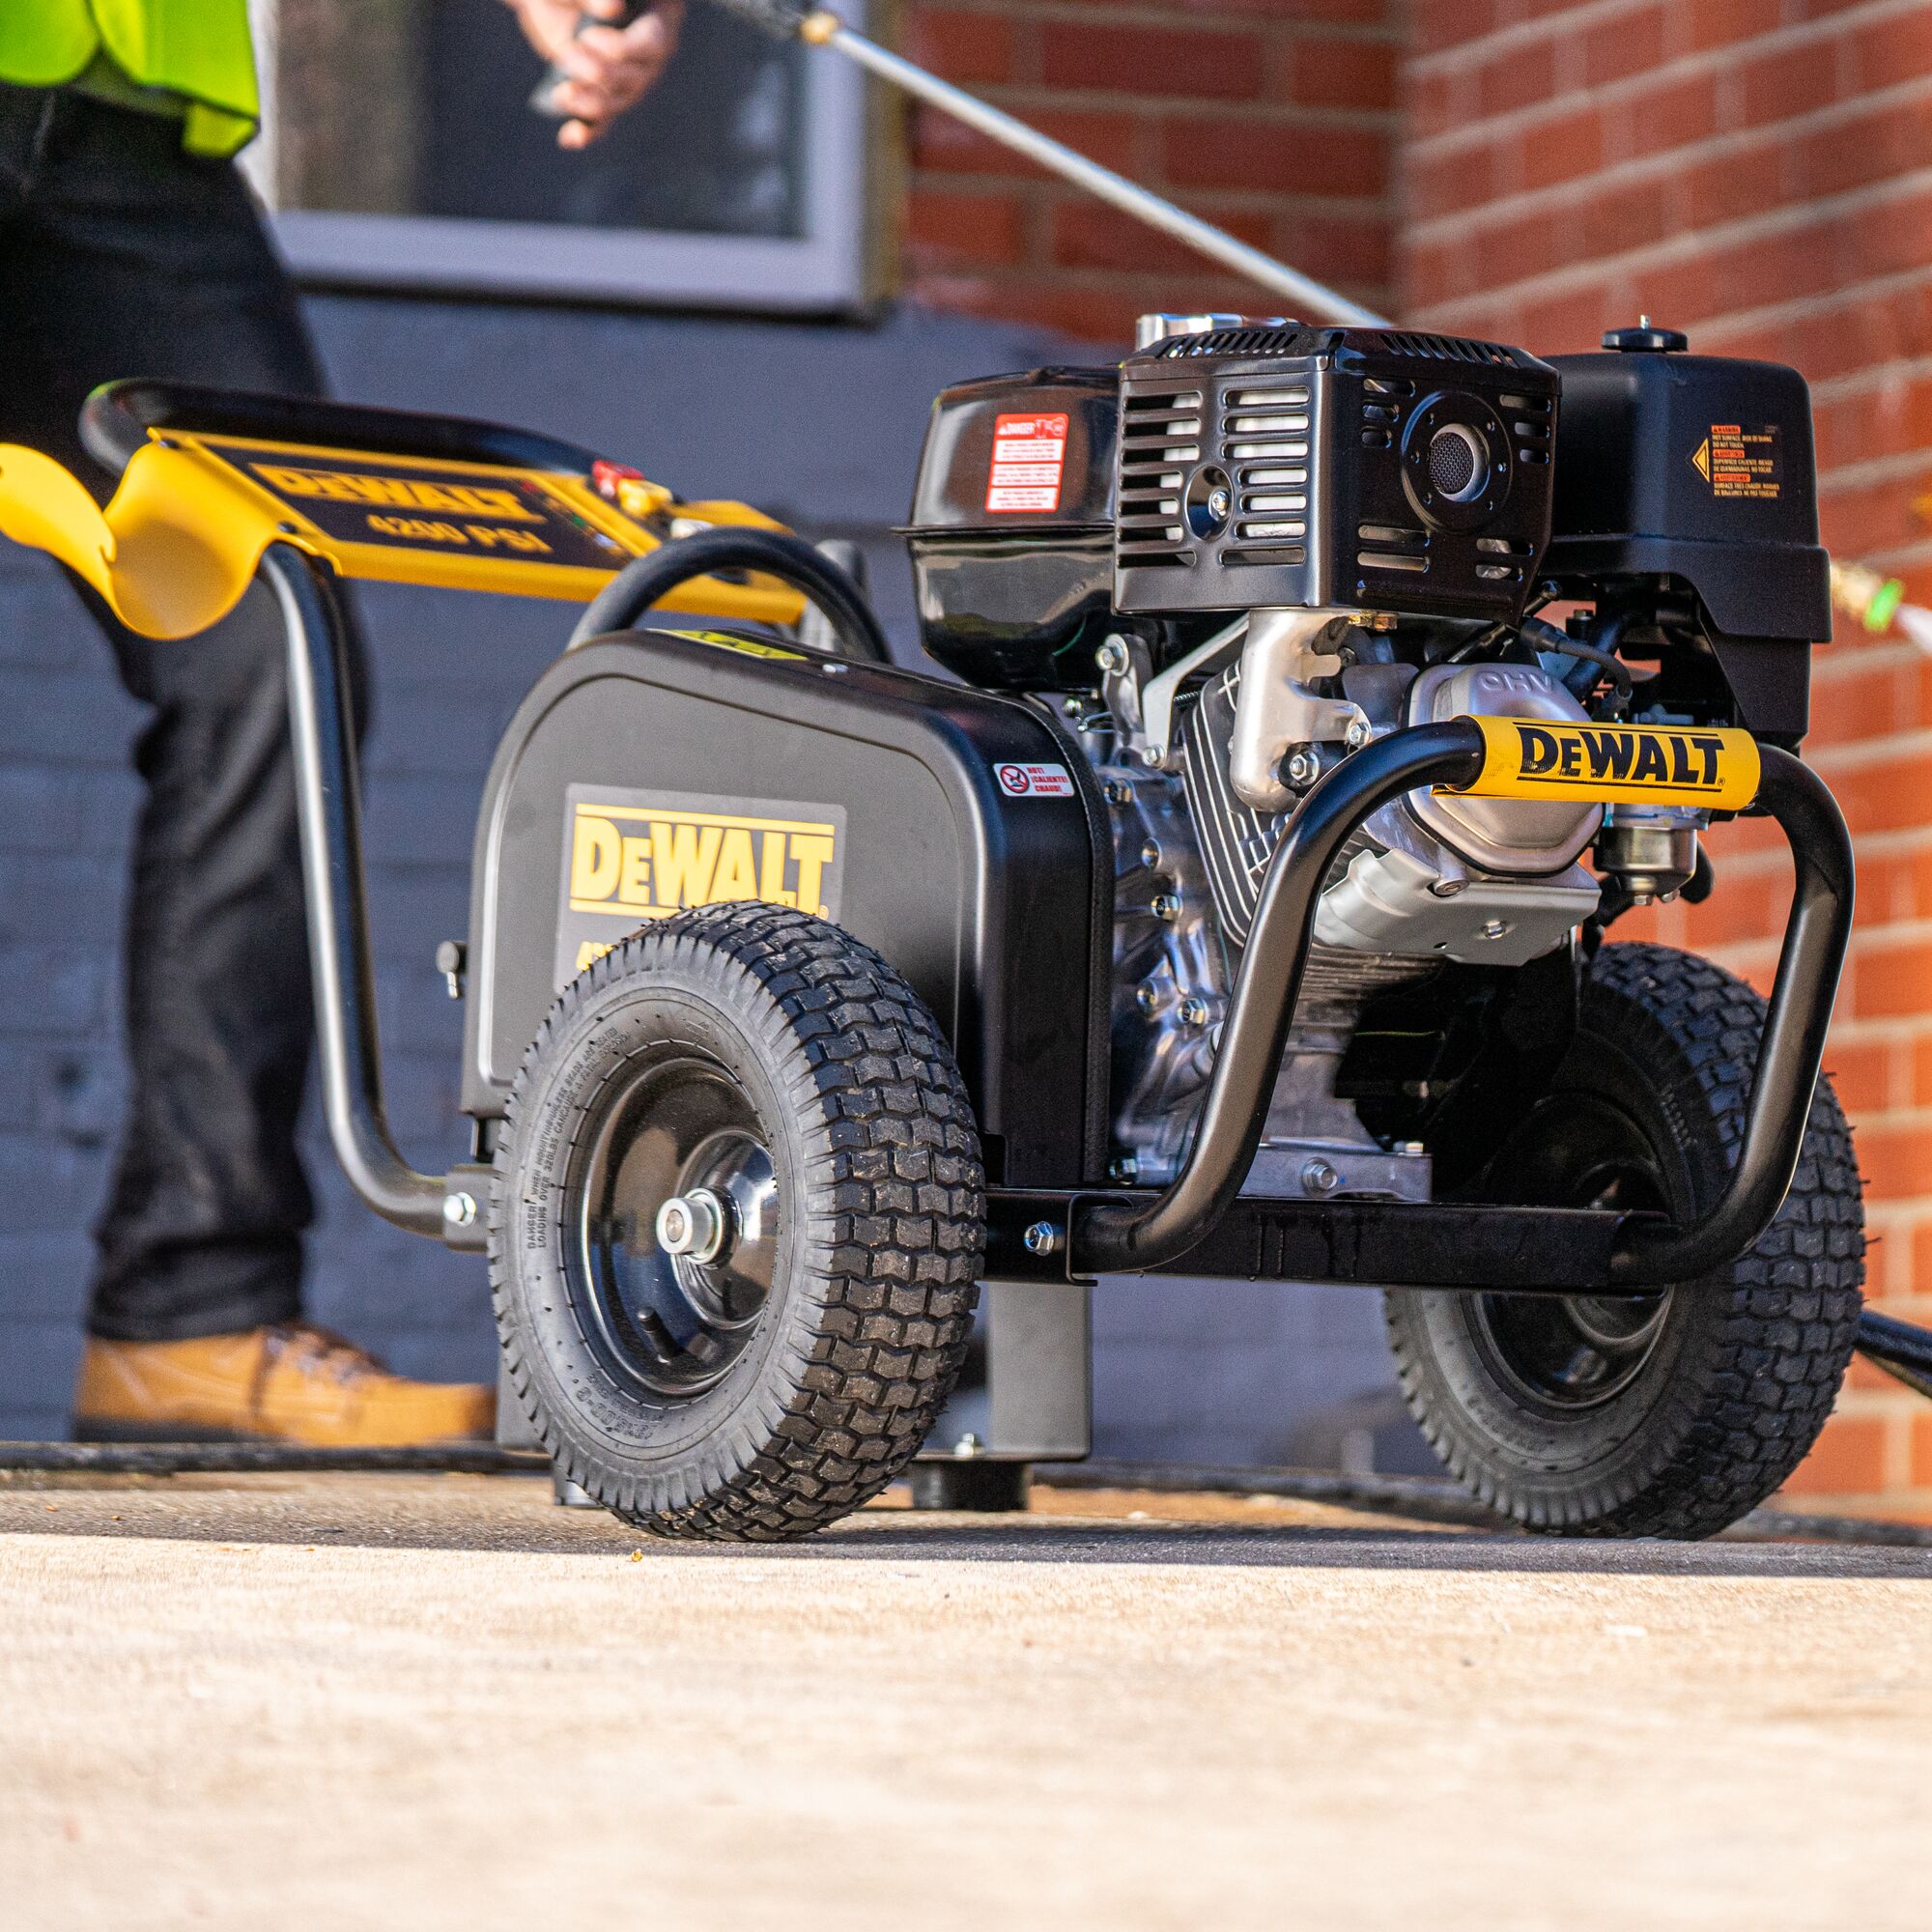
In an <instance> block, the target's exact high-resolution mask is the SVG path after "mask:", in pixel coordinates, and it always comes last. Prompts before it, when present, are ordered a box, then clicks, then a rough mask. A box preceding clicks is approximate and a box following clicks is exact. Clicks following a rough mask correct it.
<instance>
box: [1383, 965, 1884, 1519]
mask: <svg viewBox="0 0 1932 1932" xmlns="http://www.w3.org/2000/svg"><path fill="white" fill-rule="evenodd" d="M1584 1001H1585V1007H1584V1011H1585V1019H1586V1026H1587V1027H1588V1028H1589V1030H1590V1032H1591V1034H1592V1036H1593V1042H1592V1043H1593V1045H1594V1047H1595V1050H1596V1051H1598V1052H1599V1053H1603V1052H1605V1051H1615V1050H1618V1049H1619V1048H1620V1049H1621V1051H1622V1052H1623V1053H1624V1055H1625V1056H1626V1058H1627V1059H1628V1060H1629V1061H1630V1062H1631V1064H1633V1065H1643V1066H1645V1067H1646V1068H1647V1069H1649V1074H1648V1077H1649V1078H1651V1079H1652V1081H1653V1083H1654V1086H1655V1090H1656V1092H1657V1094H1658V1096H1659V1098H1660V1100H1661V1101H1662V1104H1663V1112H1664V1115H1665V1117H1666V1118H1667V1119H1668V1120H1669V1122H1670V1130H1671V1132H1672V1133H1674V1134H1677V1135H1681V1136H1683V1137H1685V1138H1684V1142H1683V1145H1685V1146H1688V1147H1692V1148H1698V1149H1702V1150H1705V1151H1707V1152H1706V1155H1705V1158H1706V1159H1707V1161H1708V1162H1709V1164H1710V1170H1711V1171H1710V1174H1709V1176H1708V1177H1707V1179H1706V1182H1705V1187H1706V1188H1707V1189H1710V1188H1714V1187H1715V1185H1716V1183H1717V1182H1718V1181H1719V1179H1721V1175H1722V1174H1723V1173H1727V1172H1728V1171H1729V1170H1730V1168H1731V1167H1733V1166H1734V1165H1735V1163H1736V1158H1737V1152H1738V1149H1739V1147H1740V1145H1741V1144H1742V1141H1743V1137H1744V1126H1745V1112H1746V1107H1747V1102H1748V1100H1749V1096H1750V1086H1751V1080H1752V1075H1753V1070H1754V1067H1755V1065H1756V1056H1757V1047H1758V1043H1759V1040H1760V1038H1761V1037H1762V1033H1763V1027H1764V1013H1765V1005H1764V1002H1763V1000H1762V999H1761V998H1760V997H1759V996H1758V995H1757V994H1756V993H1755V992H1754V991H1753V990H1752V989H1751V988H1750V987H1749V986H1748V985H1747V984H1746V983H1745V982H1744V981H1742V980H1738V979H1736V978H1734V977H1733V976H1732V975H1731V974H1729V973H1727V972H1725V971H1723V969H1722V968H1720V967H1719V966H1716V965H1713V964H1712V963H1711V962H1710V961H1709V960H1706V959H1701V958H1699V957H1697V956H1696V955H1694V954H1691V953H1686V952H1678V951H1676V950H1674V949H1672V948H1669V947H1662V946H1654V945H1648V944H1620V945H1616V946H1605V947H1604V948H1603V949H1602V950H1601V951H1600V952H1598V954H1597V956H1596V959H1595V961H1594V962H1593V964H1592V967H1591V970H1590V974H1589V978H1588V980H1587V981H1586V985H1585V992H1584ZM1610 1041H1615V1042H1616V1043H1617V1046H1616V1047H1615V1048H1613V1047H1610V1046H1609V1044H1608V1042H1610ZM1704 1205H1708V1202H1704V1203H1700V1206H1704ZM1864 1248H1865V1241H1864V1214H1863V1204H1862V1193H1861V1181H1860V1177H1859V1172H1858V1164H1857V1158H1856V1155H1855V1153H1854V1151H1853V1146H1852V1135H1851V1129H1850V1127H1849V1126H1848V1125H1847V1123H1846V1121H1845V1117H1844V1114H1843V1112H1842V1110H1841V1109H1840V1107H1839V1105H1838V1102H1837V1098H1836V1096H1835V1095H1834V1094H1833V1092H1832V1088H1831V1083H1830V1081H1829V1079H1827V1078H1823V1077H1821V1078H1820V1080H1819V1083H1818V1088H1817V1092H1816V1094H1815V1095H1814V1097H1813V1100H1812V1104H1811V1111H1810V1116H1809V1119H1808V1122H1807V1124H1806V1128H1805V1135H1804V1150H1803V1152H1802V1155H1801V1157H1800V1161H1799V1166H1798V1171H1797V1174H1796V1177H1795V1178H1794V1179H1793V1181H1792V1186H1791V1191H1790V1194H1789V1195H1788V1196H1787V1198H1786V1200H1785V1202H1784V1205H1783V1207H1782V1208H1780V1209H1779V1210H1778V1213H1777V1216H1776V1219H1775V1220H1774V1221H1773V1223H1772V1225H1771V1226H1770V1227H1769V1228H1768V1229H1767V1230H1766V1231H1765V1233H1764V1234H1763V1235H1762V1236H1760V1237H1759V1238H1758V1240H1757V1242H1756V1244H1755V1245H1754V1246H1753V1247H1752V1248H1751V1249H1750V1250H1749V1251H1748V1252H1747V1254H1745V1255H1744V1256H1743V1257H1741V1258H1740V1259H1739V1260H1738V1261H1737V1262H1735V1263H1733V1264H1731V1265H1730V1266H1729V1267H1728V1268H1724V1269H1720V1270H1718V1271H1716V1272H1715V1273H1713V1274H1711V1275H1708V1276H1706V1277H1705V1278H1703V1279H1702V1280H1700V1281H1697V1282H1693V1283H1690V1284H1687V1285H1685V1286H1683V1287H1680V1288H1677V1289H1675V1290H1673V1291H1672V1306H1671V1309H1670V1311H1669V1316H1668V1318H1667V1319H1668V1320H1669V1321H1682V1322H1684V1324H1685V1328H1686V1332H1685V1333H1684V1334H1683V1336H1682V1338H1681V1343H1680V1346H1678V1347H1677V1349H1676V1350H1675V1351H1674V1358H1673V1360H1672V1362H1671V1364H1670V1374H1669V1379H1668V1385H1667V1386H1665V1387H1662V1388H1661V1389H1659V1388H1653V1389H1651V1390H1649V1391H1648V1392H1647V1399H1648V1400H1649V1402H1650V1405H1651V1406H1650V1408H1649V1412H1648V1413H1647V1414H1645V1415H1644V1416H1643V1418H1642V1420H1641V1421H1640V1423H1639V1424H1637V1425H1636V1427H1637V1430H1638V1432H1640V1433H1639V1434H1637V1435H1633V1437H1632V1441H1633V1443H1634V1444H1635V1445H1636V1448H1637V1451H1638V1453H1637V1454H1636V1455H1635V1456H1634V1457H1632V1456H1623V1457H1619V1458H1611V1459H1606V1466H1605V1469H1604V1471H1603V1473H1602V1474H1601V1475H1599V1476H1597V1477H1596V1478H1595V1479H1594V1480H1592V1479H1590V1478H1589V1477H1588V1476H1587V1474H1583V1472H1579V1474H1582V1479H1581V1480H1577V1481H1574V1482H1570V1483H1561V1484H1559V1483H1552V1482H1549V1481H1546V1480H1540V1479H1539V1472H1537V1471H1536V1470H1534V1469H1532V1468H1525V1467H1520V1466H1511V1464H1510V1459H1509V1458H1507V1457H1504V1456H1499V1455H1498V1454H1497V1453H1496V1446H1495V1444H1494V1443H1493V1442H1492V1441H1487V1440H1485V1439H1484V1438H1483V1435H1482V1432H1481V1431H1480V1430H1476V1429H1472V1428H1471V1427H1470V1418H1469V1414H1468V1412H1467V1409H1466V1408H1465V1406H1463V1404H1462V1403H1460V1402H1459V1401H1458V1400H1457V1399H1456V1398H1455V1396H1454V1395H1453V1393H1452V1392H1451V1390H1450V1389H1449V1388H1447V1387H1445V1369H1447V1370H1449V1371H1451V1372H1452V1379H1453V1374H1454V1373H1460V1374H1462V1375H1463V1376H1466V1375H1468V1374H1469V1373H1471V1370H1470V1365H1469V1364H1468V1363H1467V1362H1463V1363H1461V1364H1457V1363H1445V1362H1444V1361H1443V1360H1442V1359H1441V1357H1442V1354H1443V1350H1442V1347H1441V1337H1442V1334H1443V1332H1444V1330H1443V1328H1442V1326H1441V1324H1440V1321H1439V1318H1438V1320H1437V1321H1436V1323H1435V1326H1434V1327H1433V1328H1432V1326H1431V1325H1430V1324H1429V1323H1428V1322H1427V1321H1425V1319H1424V1318H1425V1316H1426V1315H1427V1311H1426V1310H1424V1309H1423V1308H1422V1306H1421V1303H1422V1301H1423V1299H1424V1297H1422V1296H1419V1295H1416V1294H1414V1293H1389V1294H1388V1295H1387V1296H1386V1297H1385V1308H1386V1312H1387V1318H1388V1327H1389V1336H1390V1341H1391V1344H1392V1345H1393V1348H1394V1350H1395V1355H1396V1362H1397V1366H1398V1369H1399V1372H1400V1376H1401V1380H1402V1387H1403V1392H1404V1394H1405V1396H1406V1399H1407V1402H1408V1406H1409V1409H1410V1411H1411V1413H1412V1414H1413V1415H1414V1417H1415V1419H1416V1421H1417V1422H1418V1424H1419V1425H1420V1426H1421V1428H1422V1431H1423V1434H1424V1435H1426V1436H1427V1437H1428V1438H1429V1440H1430V1442H1431V1443H1432V1444H1433V1445H1434V1447H1435V1451H1436V1453H1437V1454H1438V1455H1439V1456H1440V1457H1441V1458H1442V1460H1443V1462H1444V1463H1446V1464H1447V1466H1448V1468H1449V1469H1450V1471H1451V1473H1452V1474H1454V1475H1455V1476H1456V1477H1457V1478H1458V1479H1460V1480H1461V1481H1462V1482H1463V1483H1464V1484H1465V1485H1466V1486H1467V1487H1468V1488H1469V1489H1470V1490H1471V1491H1472V1492H1474V1493H1475V1494H1476V1495H1477V1496H1479V1497H1480V1498H1481V1499H1482V1500H1483V1501H1484V1502H1485V1503H1487V1504H1488V1505H1489V1506H1490V1507H1491V1508H1492V1509H1493V1510H1495V1511H1496V1512H1497V1513H1498V1514H1500V1515H1502V1516H1504V1517H1507V1518H1510V1519H1512V1520H1515V1521H1517V1522H1518V1523H1520V1524H1521V1525H1522V1526H1523V1527H1524V1528H1526V1529H1529V1530H1533V1531H1540V1532H1543V1533H1547V1534H1552V1535H1568V1536H1599V1537H1634V1536H1652V1537H1673V1538H1696V1537H1705V1536H1710V1535H1713V1534H1715V1533H1716V1532H1717V1531H1719V1530H1720V1529H1722V1528H1724V1527H1726V1526H1727V1525H1728V1524H1730V1523H1732V1522H1734V1521H1736V1520H1738V1519H1739V1518H1740V1517H1742V1516H1744V1515H1746V1514H1747V1512H1748V1511H1750V1510H1752V1509H1754V1508H1756V1507H1757V1506H1758V1505H1759V1504H1760V1503H1762V1502H1763V1501H1764V1500H1765V1499H1766V1498H1767V1497H1768V1496H1770V1495H1771V1494H1772V1493H1773V1492H1775V1491H1776V1490H1777V1489H1778V1488H1779V1487H1780V1486H1781V1485H1782V1484H1783V1483H1784V1481H1785V1480H1786V1479H1787V1478H1788V1477H1789V1476H1790V1474H1791V1472H1792V1471H1793V1470H1794V1469H1795V1468H1796V1467H1797V1466H1798V1464H1799V1463H1801V1462H1802V1461H1803V1460H1804V1456H1805V1455H1806V1453H1807V1452H1808V1451H1809V1450H1810V1448H1811V1445H1812V1443H1813V1442H1814V1441H1815V1440H1816V1438H1817V1435H1818V1432H1819V1431H1820V1429H1821V1428H1823V1426H1824V1423H1825V1420H1826V1417H1827V1416H1828V1415H1829V1414H1830V1413H1831V1409H1832V1405H1833V1400H1834V1399H1835V1397H1836V1394H1837V1390H1838V1385H1839V1383H1840V1381H1841V1380H1842V1378H1843V1376H1844V1372H1845V1367H1846V1364H1847V1363H1848V1361H1849V1360H1850V1357H1851V1353H1852V1349H1853V1344H1854V1340H1855V1337H1856V1334H1857V1329H1858V1321H1859V1314H1860V1309H1861V1301H1862V1297H1861V1284H1862V1282H1863V1279H1864ZM1443 1299H1444V1300H1447V1299H1448V1297H1443ZM1646 1373H1647V1371H1646ZM1633 1393H1634V1392H1633ZM1617 1400H1621V1398H1617Z"/></svg>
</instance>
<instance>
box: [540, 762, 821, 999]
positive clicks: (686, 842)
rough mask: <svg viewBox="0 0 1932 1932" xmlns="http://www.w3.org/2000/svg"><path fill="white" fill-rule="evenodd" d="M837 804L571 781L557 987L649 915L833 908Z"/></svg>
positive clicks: (558, 929) (560, 903) (558, 927)
mask: <svg viewBox="0 0 1932 1932" xmlns="http://www.w3.org/2000/svg"><path fill="white" fill-rule="evenodd" d="M844 854H845V812H844V809H843V808H842V807H840V806H836V805H798V804H793V803H791V802H789V801H785V800H778V799H754V800H742V801H741V800H735V799H723V798H713V797H701V796H697V795H695V794H690V793H685V792H643V791H622V790H617V789H614V788H612V787H611V786H608V785H572V786H571V787H570V789H569V791H568V793H567V794H566V796H565V810H564V829H563V861H562V867H561V882H560V888H559V891H558V895H557V897H558V906H557V922H556V957H555V971H554V980H555V984H556V988H557V990H558V991H559V992H560V991H562V989H563V988H564V987H565V986H567V985H568V984H569V983H570V982H571V980H574V979H576V978H577V976H578V975H579V974H580V973H581V972H582V971H583V969H584V968H585V967H586V966H588V965H589V964H590V963H591V962H592V961H593V960H595V959H599V958H601V957H602V956H603V955H604V954H605V953H607V952H610V951H611V948H612V947H613V946H615V945H616V944H617V943H618V942H619V941H620V940H621V939H623V938H624V936H625V935H626V933H629V932H633V931H635V930H636V929H637V928H638V927H639V925H641V924H643V923H645V922H646V921H647V920H654V919H668V918H669V917H670V916H671V914H673V913H675V912H681V911H682V910H683V909H684V908H685V907H686V906H701V905H722V904H725V903H726V902H728V901H730V900H732V899H762V900H764V901H765V903H766V904H768V905H786V906H798V907H801V908H802V909H803V910H805V911H806V912H810V913H816V914H817V915H818V917H819V918H820V919H835V920H836V919H837V918H838V906H839V898H840V895H841V888H842V886H843V883H844Z"/></svg>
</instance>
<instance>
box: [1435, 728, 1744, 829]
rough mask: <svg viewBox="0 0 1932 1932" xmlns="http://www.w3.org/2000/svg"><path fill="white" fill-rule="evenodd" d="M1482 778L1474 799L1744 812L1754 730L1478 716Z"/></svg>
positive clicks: (1475, 786)
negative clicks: (1570, 801) (1570, 800)
mask: <svg viewBox="0 0 1932 1932" xmlns="http://www.w3.org/2000/svg"><path fill="white" fill-rule="evenodd" d="M1470 722H1471V723H1472V724H1474V725H1479V726H1480V727H1481V729H1482V733H1483V745H1484V756H1483V772H1482V776H1481V777H1480V778H1479V779H1477V781H1475V783H1474V784H1471V785H1469V786H1467V787H1465V790H1466V793H1467V795H1469V796H1471V797H1475V798H1586V799H1597V800H1601V801H1602V802H1603V803H1604V804H1605V805H1612V804H1619V803H1624V804H1642V805H1687V806H1703V807H1706V808H1708V809H1709V810H1714V811H1740V810H1743V809H1744V808H1745V807H1746V806H1747V805H1748V804H1749V803H1750V802H1751V800H1752V799H1753V798H1755V797H1756V796H1757V786H1758V762H1759V761H1758V753H1757V742H1756V740H1755V739H1753V738H1752V737H1751V735H1750V733H1749V732H1748V731H1730V730H1718V729H1712V730H1708V731H1706V730H1697V729H1692V728H1690V727H1686V728H1683V729H1679V728H1677V727H1675V726H1670V725H1559V724H1548V723H1546V722H1544V721H1543V720H1541V719H1537V720H1534V721H1532V720H1529V719H1526V718H1476V719H1472V720H1471V721H1470Z"/></svg>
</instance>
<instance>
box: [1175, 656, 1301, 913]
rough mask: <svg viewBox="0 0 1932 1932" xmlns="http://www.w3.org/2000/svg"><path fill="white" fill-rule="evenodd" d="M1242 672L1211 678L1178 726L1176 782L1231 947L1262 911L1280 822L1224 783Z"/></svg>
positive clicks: (1233, 667) (1236, 665)
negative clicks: (1178, 773) (1178, 778)
mask: <svg viewBox="0 0 1932 1932" xmlns="http://www.w3.org/2000/svg"><path fill="white" fill-rule="evenodd" d="M1240 692H1241V667H1240V664H1239V662H1238V661H1236V663H1234V664H1232V665H1230V666H1229V667H1228V668H1227V670H1226V671H1224V672H1223V673H1222V674H1221V675H1220V676H1219V677H1215V678H1210V679H1209V680H1208V684H1207V685H1206V687H1205V688H1204V689H1203V691H1202V693H1201V696H1200V698H1199V700H1198V701H1197V702H1196V703H1195V705H1194V706H1193V708H1192V709H1191V710H1190V711H1189V712H1188V714H1187V717H1186V719H1185V721H1184V722H1183V724H1182V725H1181V727H1180V743H1181V748H1182V750H1183V751H1184V752H1185V753H1186V756H1185V758H1184V760H1183V762H1182V772H1181V781H1182V783H1183V784H1184V785H1185V786H1186V788H1187V809H1188V810H1189V811H1190V812H1191V813H1192V814H1193V817H1194V825H1195V830H1196V832H1197V834H1198V835H1199V837H1200V839H1201V858H1202V863H1203V864H1204V865H1205V866H1206V867H1207V871H1208V888H1209V890H1210V891H1211V892H1212V893H1213V895H1214V910H1215V911H1216V912H1217V913H1218V914H1219V915H1220V918H1221V932H1222V936H1223V937H1224V938H1225V939H1226V940H1227V942H1228V944H1229V945H1230V946H1236V947H1240V946H1245V945H1246V944H1247V943H1248V934H1249V933H1250V932H1251V931H1253V929H1254V923H1255V912H1256V909H1257V907H1258V906H1259V905H1260V904H1261V896H1262V881H1263V879H1264V877H1265V876H1266V873H1267V863H1268V861H1269V859H1271V858H1272V857H1273V856H1274V848H1275V841H1276V840H1277V839H1278V838H1280V836H1281V823H1282V822H1281V820H1280V818H1278V817H1273V816H1270V817H1264V816H1263V815H1262V814H1261V813H1260V812H1258V811H1257V810H1255V809H1254V808H1253V807H1252V806H1250V805H1244V804H1242V802H1241V801H1240V799H1239V798H1237V797H1236V795H1235V788H1234V786H1233V784H1232V783H1231V782H1230V781H1229V778H1228V745H1229V741H1230V740H1231V739H1232V737H1233V736H1234V731H1235V707H1236V702H1237V701H1238V699H1239V697H1240Z"/></svg>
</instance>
